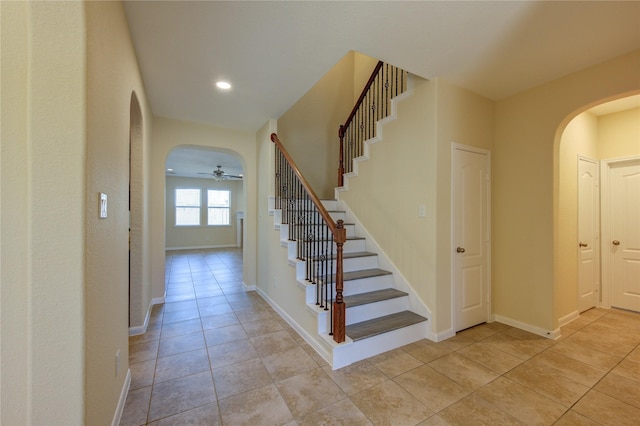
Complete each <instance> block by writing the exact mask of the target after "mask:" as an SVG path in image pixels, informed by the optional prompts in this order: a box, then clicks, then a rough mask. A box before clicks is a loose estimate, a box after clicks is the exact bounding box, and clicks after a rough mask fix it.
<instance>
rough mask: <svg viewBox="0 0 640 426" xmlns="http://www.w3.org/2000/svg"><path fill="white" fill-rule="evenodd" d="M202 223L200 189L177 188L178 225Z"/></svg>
mask: <svg viewBox="0 0 640 426" xmlns="http://www.w3.org/2000/svg"><path fill="white" fill-rule="evenodd" d="M198 225H200V189H199V188H176V226H198Z"/></svg>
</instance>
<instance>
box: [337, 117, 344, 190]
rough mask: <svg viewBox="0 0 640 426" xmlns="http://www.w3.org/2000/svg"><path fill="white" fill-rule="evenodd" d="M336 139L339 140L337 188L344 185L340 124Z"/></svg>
mask: <svg viewBox="0 0 640 426" xmlns="http://www.w3.org/2000/svg"><path fill="white" fill-rule="evenodd" d="M338 137H339V138H340V159H339V161H338V186H342V185H343V184H344V126H343V125H342V124H341V125H340V128H339V129H338Z"/></svg>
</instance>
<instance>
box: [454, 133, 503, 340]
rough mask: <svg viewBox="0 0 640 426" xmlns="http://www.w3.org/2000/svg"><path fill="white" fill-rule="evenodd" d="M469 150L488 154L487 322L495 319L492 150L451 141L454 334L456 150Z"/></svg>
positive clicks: (455, 321)
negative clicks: (492, 290)
mask: <svg viewBox="0 0 640 426" xmlns="http://www.w3.org/2000/svg"><path fill="white" fill-rule="evenodd" d="M457 150H460V151H468V152H473V153H476V154H482V155H486V156H487V162H488V173H487V174H488V176H486V179H488V184H487V200H486V201H487V229H486V232H487V237H488V238H487V242H486V244H487V247H486V249H487V256H486V259H485V262H486V265H485V266H486V271H487V272H486V280H487V281H486V293H485V297H486V310H487V312H486V320H487V322H492V321H493V315H492V314H491V312H492V303H491V302H492V292H491V235H492V234H491V151H490V150H488V149H484V148H478V147H475V146H471V145H464V144H461V143H458V142H452V143H451V207H450V208H451V235H450V238H451V244H450V253H451V258H450V259H451V331H452V332H453V334H455V333H456V331H455V330H456V329H457V328H458V326H457V311H456V281H455V277H456V253H455V249H454V247H456V229H455V213H456V212H455V195H456V194H455V185H454V179H455V171H456V169H457V165H458V164H457V160H456V151H457Z"/></svg>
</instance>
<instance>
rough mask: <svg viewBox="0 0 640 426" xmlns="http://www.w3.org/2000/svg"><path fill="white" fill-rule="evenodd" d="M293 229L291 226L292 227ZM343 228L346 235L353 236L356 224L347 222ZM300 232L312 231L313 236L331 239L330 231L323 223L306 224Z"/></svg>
mask: <svg viewBox="0 0 640 426" xmlns="http://www.w3.org/2000/svg"><path fill="white" fill-rule="evenodd" d="M293 226H294V227H298V226H301V225H293ZM292 229H293V228H292ZM344 229H346V231H347V237H355V236H356V226H355V225H354V224H353V223H347V224H345V225H344ZM301 232H305V233H308V232H313V234H314V236H318V237H320V238H321V239H323V240H324V239H333V236H332V235H331V232H329V231H327V230H326V227H325V226H324V224H322V225H314V226H307V228H306V229H304V230H302V231H301Z"/></svg>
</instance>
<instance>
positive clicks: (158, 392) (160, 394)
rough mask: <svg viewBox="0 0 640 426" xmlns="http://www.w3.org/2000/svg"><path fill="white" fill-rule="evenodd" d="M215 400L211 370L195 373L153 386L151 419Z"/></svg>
mask: <svg viewBox="0 0 640 426" xmlns="http://www.w3.org/2000/svg"><path fill="white" fill-rule="evenodd" d="M214 401H215V393H214V390H213V381H212V380H211V372H210V371H205V372H203V373H197V374H193V375H191V376H186V377H181V378H179V379H174V380H169V381H166V382H162V383H158V384H156V385H154V386H153V392H152V393H151V407H150V409H149V421H154V420H159V419H161V418H164V417H168V416H173V415H175V414H180V413H182V412H184V411H187V410H191V409H192V408H197V407H200V406H202V405H205V404H209V403H211V402H214Z"/></svg>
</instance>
